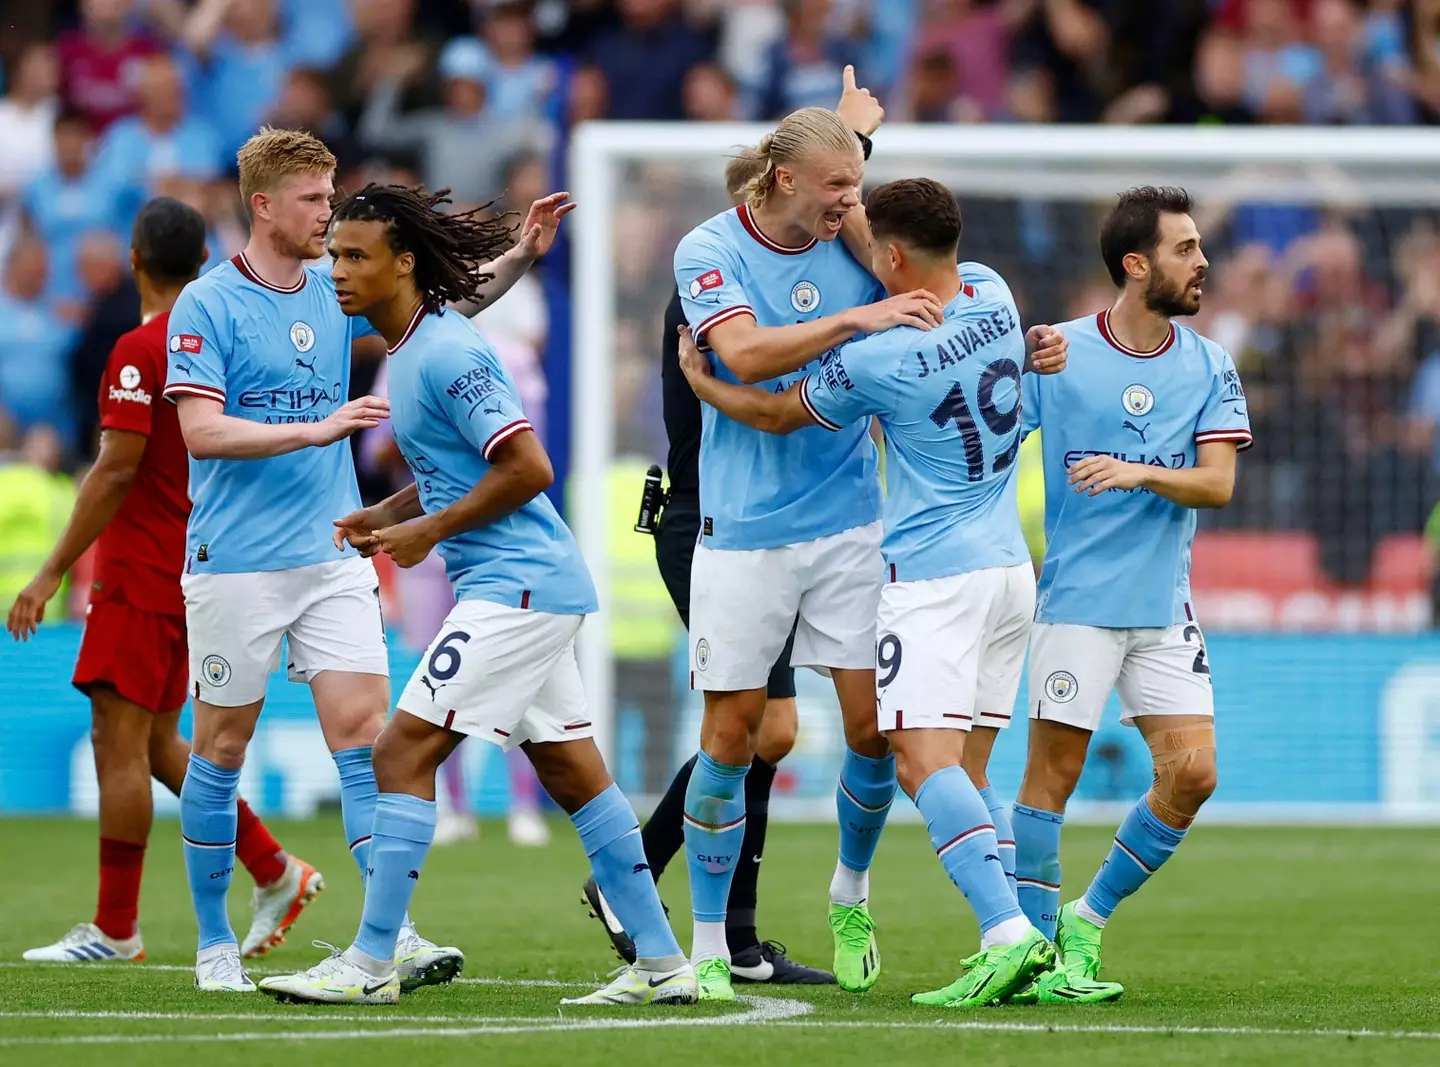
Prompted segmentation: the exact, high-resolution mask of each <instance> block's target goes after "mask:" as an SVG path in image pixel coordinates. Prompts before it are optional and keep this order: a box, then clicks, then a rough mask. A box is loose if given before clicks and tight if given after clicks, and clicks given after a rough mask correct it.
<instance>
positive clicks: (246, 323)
mask: <svg viewBox="0 0 1440 1067" xmlns="http://www.w3.org/2000/svg"><path fill="white" fill-rule="evenodd" d="M371 333H374V330H373V329H371V327H370V324H369V323H367V322H365V320H363V319H360V320H358V326H357V325H356V320H352V319H350V318H348V317H347V316H346V315H345V314H344V312H342V311H341V310H340V306H339V305H338V304H337V303H336V302H335V284H334V282H332V281H331V280H330V276H329V275H328V274H325V273H323V272H321V271H317V270H315V269H314V268H310V267H307V268H306V269H305V272H304V276H303V277H302V278H301V280H300V284H299V285H298V286H297V287H295V288H293V289H281V288H278V287H276V286H273V285H271V284H269V283H268V282H265V281H262V280H261V279H260V278H259V277H258V276H257V275H256V274H255V272H254V271H253V270H252V269H251V268H250V265H249V263H248V262H247V261H246V259H245V256H244V254H243V253H242V254H241V255H238V256H236V257H235V258H234V259H231V260H229V261H227V262H225V263H222V264H220V266H218V267H216V268H215V269H214V270H212V271H210V272H209V273H208V274H206V275H204V276H203V277H201V278H199V279H197V280H196V281H193V282H191V283H190V284H189V285H187V286H186V287H185V289H184V291H183V292H182V293H181V294H180V299H179V300H177V301H176V302H175V308H174V310H173V311H171V313H170V326H169V334H170V339H169V362H168V367H169V369H168V372H167V377H166V385H165V396H166V397H168V398H170V399H171V400H173V399H175V398H176V397H177V396H181V395H191V396H203V397H208V398H210V399H212V400H219V401H220V402H221V403H223V404H224V405H225V414H226V415H232V416H234V417H236V418H240V419H248V420H250V421H251V422H262V423H286V422H319V421H321V420H322V419H324V418H325V417H326V416H328V415H329V414H330V413H331V412H333V411H335V409H336V408H338V407H340V406H341V405H343V404H344V403H345V402H346V399H347V396H348V393H349V389H350V344H351V342H352V340H353V339H354V338H355V337H358V336H363V335H368V334H371ZM190 499H191V501H192V502H193V504H194V508H193V510H192V511H191V513H190V524H189V528H188V530H187V532H186V564H185V566H186V571H187V573H192V574H234V573H250V572H255V571H278V570H286V569H288V568H290V567H305V566H309V565H310V564H313V563H324V562H326V561H328V560H333V559H338V558H340V553H339V552H337V551H336V548H335V544H334V542H333V540H332V535H333V534H334V532H335V528H334V526H333V525H332V523H333V522H334V520H336V519H338V518H339V517H340V516H342V515H346V514H349V513H350V512H352V511H354V510H355V509H356V508H358V507H359V506H360V490H359V488H358V486H357V485H356V483H355V464H354V461H353V460H352V459H351V454H350V442H349V441H336V442H335V443H334V444H331V445H326V446H325V447H324V448H302V449H299V450H298V451H295V452H290V453H287V454H286V455H283V456H272V457H270V458H268V459H196V458H194V457H193V456H192V457H191V458H190ZM352 551H353V550H352V549H351V548H349V546H346V548H345V552H346V553H347V554H348V553H350V552H352Z"/></svg>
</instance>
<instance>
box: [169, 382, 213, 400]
mask: <svg viewBox="0 0 1440 1067" xmlns="http://www.w3.org/2000/svg"><path fill="white" fill-rule="evenodd" d="M182 394H183V395H185V396H201V397H204V398H205V399H206V400H218V401H219V402H220V403H222V404H223V403H225V394H224V392H222V391H221V390H219V389H215V388H212V387H211V386H208V385H201V384H199V383H198V382H176V383H175V384H174V385H167V386H166V387H165V392H163V393H161V394H160V395H161V396H163V397H164V398H165V399H166V400H169V401H170V402H171V403H174V401H175V397H177V396H180V395H182Z"/></svg>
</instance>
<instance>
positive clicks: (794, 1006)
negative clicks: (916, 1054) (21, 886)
mask: <svg viewBox="0 0 1440 1067" xmlns="http://www.w3.org/2000/svg"><path fill="white" fill-rule="evenodd" d="M736 999H737V1000H738V1001H739V1002H740V1003H742V1004H744V1005H745V1006H746V1009H747V1010H745V1011H742V1012H739V1013H737V1014H734V1015H714V1016H701V1017H698V1018H696V1017H692V1018H674V1017H672V1018H649V1019H569V1018H566V1017H564V1016H560V1017H557V1019H556V1020H554V1021H552V1020H549V1019H543V1020H542V1019H538V1018H519V1017H517V1018H515V1019H513V1020H511V1022H513V1023H516V1024H519V1025H499V1024H496V1025H480V1026H460V1027H444V1028H435V1027H423V1026H397V1027H390V1028H386V1029H365V1030H293V1031H279V1032H275V1031H268V1032H267V1031H254V1032H250V1033H228V1034H74V1035H69V1036H65V1037H12V1038H0V1047H4V1046H9V1045H144V1044H171V1043H175V1042H184V1043H200V1044H211V1043H215V1042H232V1041H349V1040H370V1041H373V1040H375V1039H377V1038H398V1037H426V1038H434V1037H479V1036H483V1035H486V1034H535V1033H546V1032H550V1031H557V1032H561V1031H574V1030H650V1029H659V1028H664V1027H676V1026H744V1025H747V1024H750V1023H766V1022H774V1021H778V1020H782V1019H793V1018H796V1017H798V1016H803V1015H809V1014H810V1013H811V1012H813V1011H814V1010H815V1005H813V1004H811V1003H809V1002H808V1001H803V1000H790V999H787V998H783V997H737V998H736ZM122 1017H123V1016H122ZM210 1018H214V1016H210ZM266 1018H282V1017H280V1016H266Z"/></svg>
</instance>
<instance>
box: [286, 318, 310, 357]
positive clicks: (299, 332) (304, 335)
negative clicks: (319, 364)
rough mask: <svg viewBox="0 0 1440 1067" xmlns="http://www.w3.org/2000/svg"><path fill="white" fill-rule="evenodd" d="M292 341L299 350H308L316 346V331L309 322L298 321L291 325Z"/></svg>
mask: <svg viewBox="0 0 1440 1067" xmlns="http://www.w3.org/2000/svg"><path fill="white" fill-rule="evenodd" d="M290 343H291V344H292V345H294V346H295V351H297V352H308V351H310V349H312V348H314V347H315V331H314V330H312V329H311V328H310V324H309V323H308V322H296V323H292V324H291V326H290Z"/></svg>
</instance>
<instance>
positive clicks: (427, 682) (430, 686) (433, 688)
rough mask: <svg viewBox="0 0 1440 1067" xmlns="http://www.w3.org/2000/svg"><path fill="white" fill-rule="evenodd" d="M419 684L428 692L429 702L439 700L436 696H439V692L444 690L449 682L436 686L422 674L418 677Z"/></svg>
mask: <svg viewBox="0 0 1440 1067" xmlns="http://www.w3.org/2000/svg"><path fill="white" fill-rule="evenodd" d="M420 684H422V685H423V686H424V687H425V688H426V689H428V690H430V699H431V700H439V699H440V698H439V696H438V694H439V692H440V690H442V689H444V688H445V687H446V686H447V685H449V684H450V683H449V682H441V683H440V684H439V685H436V684H435V683H434V682H432V681H431V680H430V678H429V676H428V675H424V674H422V675H421V676H420Z"/></svg>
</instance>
